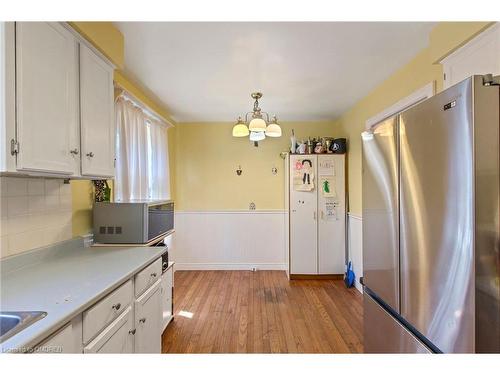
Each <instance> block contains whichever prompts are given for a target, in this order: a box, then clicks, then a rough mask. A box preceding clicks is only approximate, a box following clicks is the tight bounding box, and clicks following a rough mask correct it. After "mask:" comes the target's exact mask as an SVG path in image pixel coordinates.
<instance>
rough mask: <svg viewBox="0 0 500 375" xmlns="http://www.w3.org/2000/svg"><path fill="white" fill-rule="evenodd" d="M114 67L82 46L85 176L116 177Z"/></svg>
mask: <svg viewBox="0 0 500 375" xmlns="http://www.w3.org/2000/svg"><path fill="white" fill-rule="evenodd" d="M113 95H114V94H113V68H112V67H111V66H109V65H108V64H107V63H106V62H105V61H104V60H103V59H101V58H100V57H99V56H97V54H95V53H94V52H93V51H92V50H91V49H90V48H88V47H87V46H84V45H80V121H81V142H82V175H86V176H97V177H113V176H114V160H115V126H114V99H113Z"/></svg>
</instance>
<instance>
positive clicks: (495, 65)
mask: <svg viewBox="0 0 500 375" xmlns="http://www.w3.org/2000/svg"><path fill="white" fill-rule="evenodd" d="M236 26H237V31H235V28H236ZM228 30H232V32H231V33H228ZM341 35H350V36H351V40H349V41H348V40H345V38H342V37H341ZM145 41H147V42H145ZM312 41H315V42H316V43H313V42H312ZM352 45H356V46H357V48H351V46H352ZM158 46H163V48H158ZM375 47H376V48H375ZM298 50H301V51H303V55H302V56H301V57H300V58H298V57H297V55H296V53H297V51H298ZM243 51H245V54H246V55H245V57H244V58H243V57H242V53H243ZM264 51H273V52H272V53H269V54H265V55H264V57H263V58H262V61H259V58H260V56H261V54H262V53H263V52H264ZM339 52H340V53H339ZM337 55H338V56H337ZM311 56H317V58H315V59H312V58H311ZM334 56H335V58H333V57H334ZM292 57H294V58H292ZM201 60H203V64H200V61H201ZM256 61H257V63H254V62H256ZM373 67H376V69H373V71H371V72H370V73H371V74H361V73H359V72H366V71H369V70H370V69H372V68H373ZM0 69H1V73H0V86H1V91H0V110H1V113H2V117H1V120H0V134H1V135H0V142H1V145H2V146H1V149H0V196H1V201H0V203H1V206H0V211H1V222H0V223H1V225H0V244H1V252H0V255H1V260H0V270H1V273H0V277H1V279H0V280H1V287H0V288H1V295H0V310H1V314H2V315H1V318H2V332H1V337H0V347H1V350H2V353H51V354H55V353H73V354H75V353H78V354H83V356H84V357H85V354H91V353H129V354H131V353H150V354H151V353H154V354H160V353H274V354H277V353H309V354H315V353H330V354H339V353H344V354H347V353H350V354H352V353H392V354H396V353H399V354H401V353H421V352H425V353H497V354H498V353H499V352H500V307H499V306H500V295H499V293H500V287H499V285H498V282H499V269H500V261H499V259H500V258H499V252H498V233H499V228H498V207H499V206H498V204H499V202H498V192H499V186H498V173H499V172H498V167H499V158H498V155H499V136H498V123H499V118H500V114H499V108H498V106H499V102H500V101H499V100H498V98H499V87H500V79H499V75H500V26H499V23H497V22H395V23H391V22H345V23H344V22H326V23H325V22H317V23H314V22H305V23H304V22H302V23H300V22H289V23H280V22H270V23H240V24H236V23H234V22H211V23H203V22H121V21H120V22H81V21H72V22H42V21H38V22H24V21H19V22H17V21H16V22H14V21H5V22H3V21H2V22H0ZM331 72H335V73H331ZM339 72H341V73H339ZM330 73H331V74H330ZM304 82H308V85H309V86H310V87H305V88H303V89H302V90H299V89H297V88H298V87H300V85H301V84H302V83H304ZM339 88H342V89H339ZM318 98H320V99H318ZM332 103H333V104H332ZM447 116H448V117H447ZM417 124H418V125H417ZM429 124H430V125H429ZM419 126H420V128H419ZM425 126H429V127H428V128H425ZM418 129H426V130H422V131H420V130H418ZM429 134H432V135H431V138H432V139H428V137H429ZM425 140H426V141H425ZM424 141H425V142H424ZM443 155H444V156H443ZM424 181H425V182H424ZM428 181H431V182H432V183H428V184H427V183H426V182H428ZM457 202H460V204H457ZM431 221H432V224H429V223H430V222H431ZM435 244H439V246H438V245H435ZM449 249H451V250H449ZM457 254H459V255H457ZM447 327H448V328H447ZM450 327H451V328H450ZM5 356H6V355H2V357H5ZM167 358H168V356H167Z"/></svg>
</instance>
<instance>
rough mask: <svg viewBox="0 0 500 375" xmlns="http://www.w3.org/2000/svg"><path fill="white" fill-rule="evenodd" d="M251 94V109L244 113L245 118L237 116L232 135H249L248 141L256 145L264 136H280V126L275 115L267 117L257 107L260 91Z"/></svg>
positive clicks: (266, 114)
mask: <svg viewBox="0 0 500 375" xmlns="http://www.w3.org/2000/svg"><path fill="white" fill-rule="evenodd" d="M251 96H252V98H253V99H255V102H254V104H253V111H252V112H248V113H247V114H246V115H245V120H243V119H242V118H241V116H240V117H238V120H237V121H236V124H235V125H234V127H233V137H248V136H250V141H252V142H254V145H255V146H258V145H259V144H258V142H259V141H262V140H263V139H265V138H266V137H273V138H275V137H281V127H280V126H279V124H278V120H277V119H276V116H273V117H272V119H269V114H268V113H267V112H263V111H262V110H261V109H260V108H259V99H260V98H262V93H260V92H254V93H253V94H252V95H251ZM249 120H250V122H249Z"/></svg>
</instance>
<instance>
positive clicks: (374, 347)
mask: <svg viewBox="0 0 500 375" xmlns="http://www.w3.org/2000/svg"><path fill="white" fill-rule="evenodd" d="M363 307H364V313H363V316H364V352H365V353H431V351H430V350H429V349H428V348H427V347H426V346H425V345H424V344H422V343H421V342H420V341H419V340H418V339H417V338H416V337H415V336H414V335H413V334H412V333H411V332H409V331H408V330H407V329H406V328H405V327H403V326H402V325H401V324H400V323H399V322H398V321H397V320H396V319H394V318H393V317H392V316H391V315H390V314H389V313H388V312H387V311H385V310H384V309H383V308H382V307H381V306H380V305H379V304H378V303H377V302H376V301H375V300H374V299H373V298H371V297H370V296H369V295H368V293H366V292H365V293H364V294H363Z"/></svg>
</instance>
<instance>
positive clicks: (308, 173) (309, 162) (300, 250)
mask: <svg viewBox="0 0 500 375" xmlns="http://www.w3.org/2000/svg"><path fill="white" fill-rule="evenodd" d="M316 161H317V157H316V156H315V155H300V156H299V155H292V156H291V157H290V273H291V274H295V275H307V274H317V273H318V215H317V203H318V202H317V196H318V195H317V189H318V181H317V176H316V169H317V168H316ZM304 176H305V181H306V184H307V183H308V182H309V184H310V185H312V190H309V191H302V190H298V189H304V187H303V186H300V183H301V181H304ZM294 180H295V181H294Z"/></svg>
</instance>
